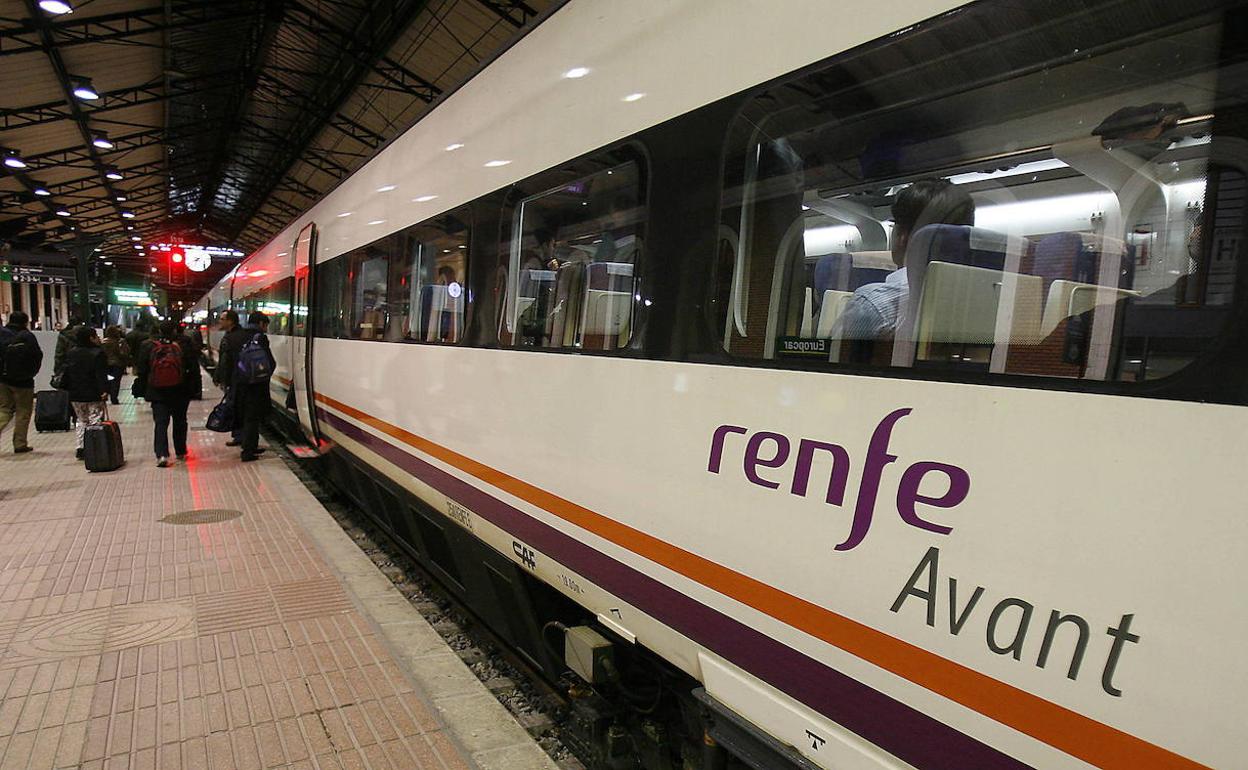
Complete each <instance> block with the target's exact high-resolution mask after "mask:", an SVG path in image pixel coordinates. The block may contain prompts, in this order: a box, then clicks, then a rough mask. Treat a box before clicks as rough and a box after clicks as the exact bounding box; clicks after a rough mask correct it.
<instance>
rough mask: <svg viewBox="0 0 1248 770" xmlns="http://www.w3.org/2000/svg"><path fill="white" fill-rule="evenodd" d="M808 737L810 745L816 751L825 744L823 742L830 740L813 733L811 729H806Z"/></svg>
mask: <svg viewBox="0 0 1248 770" xmlns="http://www.w3.org/2000/svg"><path fill="white" fill-rule="evenodd" d="M806 737H807V738H809V739H810V747H811V748H812V749H814V750H815V751H818V750H819V748H820V747H821V746H823V744H825V743H827V742H828V739H827V738H821V737H819V736H818V735H815V734H814V733H812V732H811V731H810V730H807V731H806Z"/></svg>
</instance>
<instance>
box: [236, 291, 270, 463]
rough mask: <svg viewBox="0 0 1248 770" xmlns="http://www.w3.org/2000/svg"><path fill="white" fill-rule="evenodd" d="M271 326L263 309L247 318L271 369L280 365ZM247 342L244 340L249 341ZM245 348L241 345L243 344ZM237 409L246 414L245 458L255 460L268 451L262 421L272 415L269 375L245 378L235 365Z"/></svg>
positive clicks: (251, 334)
mask: <svg viewBox="0 0 1248 770" xmlns="http://www.w3.org/2000/svg"><path fill="white" fill-rule="evenodd" d="M268 328H269V317H268V316H266V315H265V314H264V313H261V312H260V311H259V310H257V311H255V312H253V313H252V314H251V315H250V316H248V318H247V329H246V333H247V342H250V341H251V340H252V339H255V340H257V341H258V342H259V343H260V345H261V347H263V348H264V352H265V354H267V355H268V359H269V372H272V371H273V369H274V368H275V367H276V366H277V362H276V361H275V360H274V358H273V354H272V353H271V352H270V351H269V338H268V335H266V334H265V332H266V331H268ZM245 344H246V343H244V345H245ZM240 350H241V348H240ZM233 369H234V391H235V397H234V409H235V412H236V413H240V412H241V414H242V422H243V435H242V461H243V462H245V463H246V462H251V461H252V460H255V459H258V458H259V456H260V454H261V453H262V452H263V451H264V450H263V449H261V448H260V424H261V423H263V422H264V419H265V418H266V417H268V415H269V406H270V400H269V379H270V377H265V378H264V379H263V380H261V381H260V382H242V381H241V374H240V373H239V372H238V371H237V369H238V367H237V366H234V367H233Z"/></svg>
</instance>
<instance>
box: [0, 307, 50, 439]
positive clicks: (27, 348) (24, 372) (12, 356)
mask: <svg viewBox="0 0 1248 770" xmlns="http://www.w3.org/2000/svg"><path fill="white" fill-rule="evenodd" d="M29 324H30V316H28V315H26V314H25V313H23V312H22V311H20V310H15V311H13V312H12V313H10V314H9V322H8V324H7V325H5V326H3V327H0V431H3V430H4V428H5V426H7V425H8V424H9V422H12V423H13V454H19V455H20V454H23V453H25V452H30V451H31V446H30V444H29V443H28V437H29V435H30V416H31V413H32V412H33V411H34V403H35V375H36V374H38V373H39V367H40V366H42V365H43V351H42V350H41V349H40V348H39V340H37V339H35V335H33V334H31V333H30V329H28V328H27V326H28V325H29Z"/></svg>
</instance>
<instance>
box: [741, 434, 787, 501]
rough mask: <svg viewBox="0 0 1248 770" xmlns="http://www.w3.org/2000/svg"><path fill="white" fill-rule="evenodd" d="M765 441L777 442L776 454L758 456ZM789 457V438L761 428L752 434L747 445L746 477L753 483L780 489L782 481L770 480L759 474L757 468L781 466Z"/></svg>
mask: <svg viewBox="0 0 1248 770" xmlns="http://www.w3.org/2000/svg"><path fill="white" fill-rule="evenodd" d="M764 441H774V442H776V454H775V456H774V457H772V458H770V459H766V460H764V459H763V458H761V457H759V456H758V452H759V450H760V449H762V448H763V442H764ZM788 459H789V439H788V438H786V437H785V436H783V435H781V434H779V433H771V432H769V431H765V430H760V431H759V432H758V433H755V434H754V435H753V436H750V440H749V442H748V443H747V444H746V445H745V459H744V461H743V463H742V464H743V465H744V466H745V477H746V478H747V479H749V480H750V482H751V483H754V484H758V485H759V486H760V487H767V488H768V489H779V488H780V482H778V481H768V480H767V479H765V478H763V477H762V476H759V475H758V472H757V471H756V470H755V469H756V468H757V467H758V466H760V465H761V466H763V467H764V468H779V467H780V466H781V465H784V463H785V462H786V461H787V460H788Z"/></svg>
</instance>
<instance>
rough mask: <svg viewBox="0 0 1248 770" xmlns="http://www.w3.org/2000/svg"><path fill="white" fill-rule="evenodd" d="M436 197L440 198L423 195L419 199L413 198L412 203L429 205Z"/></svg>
mask: <svg viewBox="0 0 1248 770" xmlns="http://www.w3.org/2000/svg"><path fill="white" fill-rule="evenodd" d="M436 197H438V196H436V195H422V196H420V197H419V198H412V203H428V202H429V201H431V200H433V199H434V198H436Z"/></svg>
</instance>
